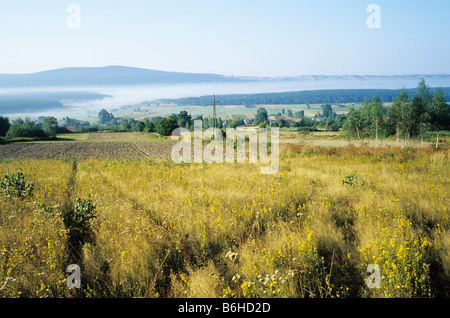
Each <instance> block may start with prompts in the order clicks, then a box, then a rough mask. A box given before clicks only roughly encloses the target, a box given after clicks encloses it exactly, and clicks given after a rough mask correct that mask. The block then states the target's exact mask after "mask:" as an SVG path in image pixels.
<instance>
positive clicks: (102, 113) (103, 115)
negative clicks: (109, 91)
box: [98, 109, 114, 124]
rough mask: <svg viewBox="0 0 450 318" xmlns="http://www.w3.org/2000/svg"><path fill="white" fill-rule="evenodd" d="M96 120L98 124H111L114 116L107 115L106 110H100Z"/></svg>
mask: <svg viewBox="0 0 450 318" xmlns="http://www.w3.org/2000/svg"><path fill="white" fill-rule="evenodd" d="M98 119H99V121H100V124H108V123H109V122H111V120H112V119H114V115H113V114H110V113H108V111H107V110H106V109H102V110H101V111H100V112H99V113H98Z"/></svg>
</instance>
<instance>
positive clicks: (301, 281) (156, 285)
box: [0, 145, 450, 297]
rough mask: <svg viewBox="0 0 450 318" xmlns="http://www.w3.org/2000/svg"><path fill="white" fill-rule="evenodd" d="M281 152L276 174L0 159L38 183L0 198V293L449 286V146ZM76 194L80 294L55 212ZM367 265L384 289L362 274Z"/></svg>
mask: <svg viewBox="0 0 450 318" xmlns="http://www.w3.org/2000/svg"><path fill="white" fill-rule="evenodd" d="M281 150H282V151H281V157H280V169H279V172H278V173H277V174H274V175H262V174H260V169H259V167H258V165H252V164H209V165H207V164H179V165H175V164H173V163H172V162H171V161H169V160H160V161H156V160H150V161H146V160H130V159H128V160H125V159H109V160H80V161H78V162H77V163H76V164H74V163H72V162H70V161H58V160H44V161H33V160H24V161H9V162H3V163H1V164H0V173H1V175H4V174H6V173H7V172H11V171H13V170H14V169H15V168H18V167H21V168H22V169H23V171H24V173H25V174H26V175H27V176H28V180H29V181H30V182H32V183H33V184H34V185H35V194H34V196H33V197H32V198H25V199H18V200H16V201H11V200H8V199H6V197H4V196H1V201H0V202H1V203H0V208H1V217H0V225H1V227H0V241H1V245H2V246H0V247H1V248H2V253H1V254H0V264H1V268H0V295H1V296H3V297H20V296H27V297H41V296H42V297H78V296H85V297H104V296H106V297H430V296H446V297H448V296H449V290H448V286H449V285H450V284H449V282H450V278H449V277H450V272H449V271H450V252H449V246H450V243H449V237H450V235H449V229H450V222H449V219H448V215H449V213H448V206H450V204H449V203H450V197H449V193H448V190H449V183H450V166H449V164H448V162H449V161H448V155H449V150H448V149H440V150H438V151H436V150H434V149H432V148H425V147H423V148H416V149H409V148H408V149H403V150H402V149H401V148H393V147H387V148H382V147H378V148H371V147H344V148H319V147H306V146H300V145H283V146H282V147H281ZM343 181H346V182H347V183H343ZM76 195H78V196H80V197H82V198H88V197H89V196H91V199H92V200H93V203H94V204H95V206H96V211H97V218H96V219H94V220H93V221H92V224H91V228H92V232H93V233H92V237H91V238H90V240H87V241H86V242H85V243H84V245H83V247H82V255H81V258H80V260H81V262H82V264H80V265H81V266H82V274H83V277H82V289H81V290H78V291H76V290H68V289H67V287H66V286H65V278H66V277H67V274H65V266H66V265H67V236H68V235H70V233H67V231H65V228H64V224H63V223H62V221H61V220H62V215H63V213H64V207H67V206H70V202H72V201H73V200H74V198H75V196H76ZM49 242H50V243H49ZM372 263H375V264H377V265H379V266H380V268H381V273H382V275H383V280H382V284H381V289H369V288H367V286H366V284H365V280H366V278H367V274H366V269H367V266H368V265H369V264H372ZM36 273H43V274H42V275H36ZM2 286H3V287H2Z"/></svg>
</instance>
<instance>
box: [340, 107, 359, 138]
mask: <svg viewBox="0 0 450 318" xmlns="http://www.w3.org/2000/svg"><path fill="white" fill-rule="evenodd" d="M362 127H363V120H362V118H361V111H360V110H357V109H356V108H355V107H353V106H350V107H349V109H348V116H347V120H346V122H345V124H344V130H347V131H349V132H350V133H352V134H355V133H356V136H357V137H358V140H361V129H362Z"/></svg>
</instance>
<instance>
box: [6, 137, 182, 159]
mask: <svg viewBox="0 0 450 318" xmlns="http://www.w3.org/2000/svg"><path fill="white" fill-rule="evenodd" d="M173 145H174V142H171V141H167V142H166V141H162V142H118V141H114V142H60V143H16V144H6V145H0V159H49V158H55V159H58V158H64V157H66V158H67V157H73V158H78V159H90V158H94V159H103V158H117V157H124V158H125V157H126V158H142V159H146V158H149V159H164V158H170V154H171V151H172V147H173Z"/></svg>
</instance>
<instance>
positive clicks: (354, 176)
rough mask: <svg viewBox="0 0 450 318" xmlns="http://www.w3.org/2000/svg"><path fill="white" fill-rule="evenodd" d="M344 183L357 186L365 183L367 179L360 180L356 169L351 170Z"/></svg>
mask: <svg viewBox="0 0 450 318" xmlns="http://www.w3.org/2000/svg"><path fill="white" fill-rule="evenodd" d="M342 184H345V185H347V186H349V187H353V186H357V185H361V186H362V185H364V184H365V181H364V179H362V180H360V178H359V177H358V173H357V172H356V171H350V172H349V173H347V174H346V175H345V176H344V180H342Z"/></svg>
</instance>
